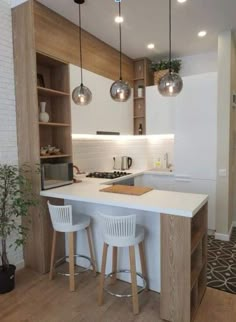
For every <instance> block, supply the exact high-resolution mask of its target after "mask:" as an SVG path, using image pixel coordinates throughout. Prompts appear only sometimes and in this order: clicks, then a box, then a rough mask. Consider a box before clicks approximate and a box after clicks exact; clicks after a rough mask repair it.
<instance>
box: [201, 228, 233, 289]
mask: <svg viewBox="0 0 236 322" xmlns="http://www.w3.org/2000/svg"><path fill="white" fill-rule="evenodd" d="M207 286H208V287H212V288H216V289H218V290H221V291H225V292H229V293H232V294H236V228H234V229H233V232H232V236H231V240H230V241H229V242H224V241H221V240H215V239H214V237H213V236H209V237H208V264H207Z"/></svg>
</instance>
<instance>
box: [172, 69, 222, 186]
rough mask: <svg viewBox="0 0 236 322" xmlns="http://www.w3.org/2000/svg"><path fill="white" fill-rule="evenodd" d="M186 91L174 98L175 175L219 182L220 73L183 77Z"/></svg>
mask: <svg viewBox="0 0 236 322" xmlns="http://www.w3.org/2000/svg"><path fill="white" fill-rule="evenodd" d="M183 81H184V88H183V91H182V92H181V93H180V94H179V95H178V96H177V97H176V98H174V100H173V102H174V104H175V111H176V126H175V151H174V156H175V164H174V167H175V173H176V175H180V176H181V175H189V176H190V177H192V178H197V179H210V180H215V179H216V142H217V73H207V74H200V75H194V76H188V77H184V78H183Z"/></svg>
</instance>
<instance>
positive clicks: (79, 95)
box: [72, 0, 92, 106]
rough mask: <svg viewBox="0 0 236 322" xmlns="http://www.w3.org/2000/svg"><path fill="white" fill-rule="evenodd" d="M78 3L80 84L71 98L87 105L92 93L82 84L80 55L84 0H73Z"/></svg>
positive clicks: (76, 102)
mask: <svg viewBox="0 0 236 322" xmlns="http://www.w3.org/2000/svg"><path fill="white" fill-rule="evenodd" d="M74 2H75V3H77V4H78V5H79V46H80V73H81V84H80V85H79V86H77V87H76V88H75V89H74V90H73V93H72V99H73V101H74V103H75V104H76V105H80V106H84V105H88V104H89V103H90V102H91V100H92V93H91V91H90V89H89V88H88V87H86V86H84V84H83V57H82V29H81V8H80V6H81V4H83V3H84V2H85V0H74Z"/></svg>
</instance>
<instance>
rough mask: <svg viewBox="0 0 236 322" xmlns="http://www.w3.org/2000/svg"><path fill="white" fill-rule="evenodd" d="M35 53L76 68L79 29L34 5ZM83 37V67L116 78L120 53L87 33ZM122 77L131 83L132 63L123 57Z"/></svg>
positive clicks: (51, 12)
mask: <svg viewBox="0 0 236 322" xmlns="http://www.w3.org/2000/svg"><path fill="white" fill-rule="evenodd" d="M33 11H34V21H35V44H36V50H37V51H38V52H41V53H43V54H46V55H48V56H51V57H54V58H56V59H58V60H61V61H64V62H66V63H70V64H73V65H77V66H79V27H78V26H76V25H75V24H73V23H72V22H70V21H68V20H66V19H65V18H63V17H62V16H60V15H58V14H57V13H55V12H53V11H52V10H50V9H48V8H47V7H45V6H43V5H42V4H40V3H38V2H36V1H35V2H34V9H33ZM82 37H83V65H84V66H83V67H84V68H85V69H87V70H89V71H91V72H94V73H96V74H98V75H101V76H104V77H107V78H110V79H113V80H116V79H118V78H119V52H118V51H117V50H116V49H114V48H112V47H111V46H109V45H107V44H106V43H104V42H103V41H101V40H99V39H98V38H96V37H94V36H93V35H91V34H90V33H88V32H86V31H84V30H83V31H82ZM122 62H123V77H124V79H125V80H127V81H129V82H130V83H131V84H132V83H133V78H134V75H133V60H132V59H130V58H129V57H127V56H125V55H123V57H122Z"/></svg>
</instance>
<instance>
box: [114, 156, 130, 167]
mask: <svg viewBox="0 0 236 322" xmlns="http://www.w3.org/2000/svg"><path fill="white" fill-rule="evenodd" d="M113 161H114V165H113V169H114V170H128V169H130V167H131V166H132V162H133V160H132V158H130V157H126V156H122V157H113Z"/></svg>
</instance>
